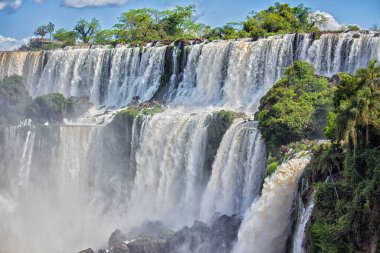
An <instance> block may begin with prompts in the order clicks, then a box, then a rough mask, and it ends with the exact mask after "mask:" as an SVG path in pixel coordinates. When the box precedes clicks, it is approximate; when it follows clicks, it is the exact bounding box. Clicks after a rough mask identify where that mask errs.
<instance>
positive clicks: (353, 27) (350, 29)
mask: <svg viewBox="0 0 380 253" xmlns="http://www.w3.org/2000/svg"><path fill="white" fill-rule="evenodd" d="M347 30H348V31H360V27H359V26H357V25H349V26H347Z"/></svg>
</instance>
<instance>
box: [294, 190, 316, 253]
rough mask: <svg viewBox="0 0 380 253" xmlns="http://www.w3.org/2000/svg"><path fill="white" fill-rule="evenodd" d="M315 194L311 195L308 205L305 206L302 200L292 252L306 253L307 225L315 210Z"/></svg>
mask: <svg viewBox="0 0 380 253" xmlns="http://www.w3.org/2000/svg"><path fill="white" fill-rule="evenodd" d="M313 195H314V194H312V195H311V197H310V199H309V201H308V202H307V204H306V207H304V206H303V204H302V201H300V205H301V206H300V207H299V208H298V209H299V216H298V221H297V226H296V229H295V232H294V235H293V237H294V239H293V246H292V252H293V253H305V252H306V250H305V245H304V243H305V239H306V225H307V223H308V222H309V220H310V217H311V214H312V212H313V208H314V198H313Z"/></svg>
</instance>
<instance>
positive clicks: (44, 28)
mask: <svg viewBox="0 0 380 253" xmlns="http://www.w3.org/2000/svg"><path fill="white" fill-rule="evenodd" d="M47 33H49V31H48V28H47V26H46V25H41V26H39V27H37V28H36V30H35V31H34V35H36V36H41V38H43V37H45V35H46V34H47Z"/></svg>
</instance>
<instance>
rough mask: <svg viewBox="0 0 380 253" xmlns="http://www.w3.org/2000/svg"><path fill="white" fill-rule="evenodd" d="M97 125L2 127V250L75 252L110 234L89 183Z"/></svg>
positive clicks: (0, 208)
mask: <svg viewBox="0 0 380 253" xmlns="http://www.w3.org/2000/svg"><path fill="white" fill-rule="evenodd" d="M97 130H98V129H97V128H94V127H66V126H65V127H59V126H54V127H45V126H41V127H39V126H38V127H32V126H12V127H1V129H0V143H1V145H0V157H1V161H2V162H1V163H0V172H1V175H2V176H1V179H0V181H1V184H0V216H1V219H2V222H1V225H0V245H1V248H0V252H72V251H73V250H76V249H80V248H83V247H85V246H86V245H85V241H89V240H90V241H96V240H101V239H102V238H104V236H106V233H104V231H105V230H107V229H106V225H107V223H108V222H109V220H107V219H108V218H107V217H104V218H101V217H100V216H98V215H97V212H98V210H97V209H96V207H95V206H93V205H92V204H91V201H92V200H91V197H90V196H91V194H89V187H88V178H89V174H90V173H93V171H92V172H90V170H89V166H88V161H90V159H91V158H90V157H89V154H90V152H89V151H90V149H91V145H92V144H93V140H94V139H93V138H94V136H95V135H96V132H97ZM20 158H21V159H20ZM99 227H104V229H105V230H102V229H99ZM96 238H97V239H96Z"/></svg>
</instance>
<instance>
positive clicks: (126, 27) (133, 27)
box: [115, 5, 207, 43]
mask: <svg viewBox="0 0 380 253" xmlns="http://www.w3.org/2000/svg"><path fill="white" fill-rule="evenodd" d="M115 28H116V39H117V40H118V41H119V42H124V43H126V42H148V41H156V40H164V39H169V40H174V39H178V38H193V37H196V36H199V35H200V34H201V33H204V32H205V31H206V30H207V27H206V26H205V25H204V24H201V23H197V22H196V19H195V5H189V6H176V7H175V8H174V9H172V10H164V11H158V10H155V9H148V8H144V9H136V10H130V11H128V12H125V13H123V14H122V15H121V17H119V22H118V23H117V24H116V25H115Z"/></svg>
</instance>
